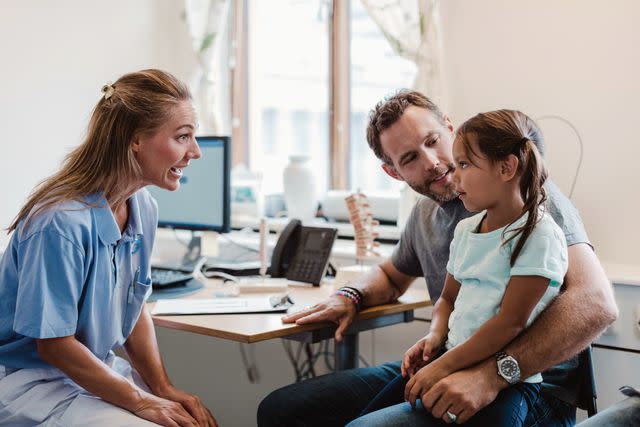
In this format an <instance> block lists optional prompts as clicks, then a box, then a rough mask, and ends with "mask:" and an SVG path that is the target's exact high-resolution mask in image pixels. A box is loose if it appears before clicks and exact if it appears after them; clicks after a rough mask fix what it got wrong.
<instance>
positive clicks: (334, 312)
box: [282, 295, 357, 341]
mask: <svg viewBox="0 0 640 427" xmlns="http://www.w3.org/2000/svg"><path fill="white" fill-rule="evenodd" d="M356 314H357V312H356V306H355V304H354V303H353V302H352V301H351V300H350V299H349V298H347V297H342V296H339V295H331V297H329V299H328V300H325V301H323V302H321V303H318V304H316V305H314V306H313V307H310V308H306V309H304V310H301V311H298V312H296V313H293V314H289V315H286V316H283V317H282V321H283V322H284V323H294V322H295V323H296V324H298V325H306V324H308V323H318V322H333V323H335V324H336V325H338V329H337V330H336V335H335V338H336V341H342V337H343V336H344V333H345V331H346V330H347V328H348V327H349V325H351V322H353V319H354V318H355V317H356Z"/></svg>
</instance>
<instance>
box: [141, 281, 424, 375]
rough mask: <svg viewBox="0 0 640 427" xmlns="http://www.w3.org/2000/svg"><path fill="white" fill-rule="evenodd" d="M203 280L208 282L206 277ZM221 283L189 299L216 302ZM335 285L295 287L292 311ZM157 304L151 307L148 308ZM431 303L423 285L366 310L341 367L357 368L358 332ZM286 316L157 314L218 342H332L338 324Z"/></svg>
mask: <svg viewBox="0 0 640 427" xmlns="http://www.w3.org/2000/svg"><path fill="white" fill-rule="evenodd" d="M203 280H204V279H203ZM218 283H219V282H218V281H217V280H211V279H210V280H208V281H206V283H205V288H204V289H203V290H201V291H199V292H198V293H196V294H193V295H190V296H188V297H185V298H211V297H212V295H213V289H214V288H215V287H216V285H217V284H218ZM332 292H333V287H332V286H326V285H323V286H320V287H313V288H305V287H293V286H292V287H290V291H289V295H290V296H291V298H292V299H293V301H294V303H295V305H294V306H293V307H291V308H290V309H289V312H293V311H296V310H300V309H302V307H305V306H309V305H313V304H316V303H318V302H320V301H322V300H324V299H326V298H328V297H329V295H331V293H332ZM153 304H154V303H148V307H149V309H151V308H152V307H153ZM429 305H431V302H430V301H429V298H428V295H427V290H426V289H425V288H423V287H421V289H420V288H418V287H416V288H415V289H414V288H410V289H409V290H408V291H407V292H406V293H405V294H404V295H403V296H402V297H401V298H400V299H399V301H398V302H397V303H393V304H384V305H380V306H377V307H370V308H367V309H365V310H362V311H361V312H360V313H359V314H358V317H357V318H356V319H355V320H354V322H353V324H352V325H351V327H350V328H349V329H348V330H347V333H346V334H345V337H344V339H343V341H342V342H340V343H336V349H335V363H336V365H335V366H336V369H337V370H341V369H350V368H355V367H357V366H358V333H359V332H361V331H366V330H370V329H375V328H380V327H383V326H389V325H393V324H396V323H402V322H411V321H412V320H413V311H414V310H415V309H417V308H422V307H427V306H429ZM281 317H282V313H261V314H215V315H194V316H153V322H154V324H155V325H156V326H161V327H165V328H170V329H177V330H181V331H188V332H193V333H196V334H201V335H208V336H212V337H217V338H224V339H227V340H232V341H237V342H241V343H254V342H259V341H264V340H270V339H273V338H287V339H291V340H295V341H301V342H308V343H316V342H319V341H322V340H325V339H328V338H332V337H333V334H334V332H335V325H333V324H331V323H318V324H313V325H304V326H301V325H296V324H284V323H282V320H281Z"/></svg>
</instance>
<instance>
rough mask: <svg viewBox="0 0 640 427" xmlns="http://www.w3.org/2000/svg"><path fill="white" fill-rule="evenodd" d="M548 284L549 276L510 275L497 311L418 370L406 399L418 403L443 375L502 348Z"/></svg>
mask: <svg viewBox="0 0 640 427" xmlns="http://www.w3.org/2000/svg"><path fill="white" fill-rule="evenodd" d="M548 285H549V279H547V278H544V277H540V276H511V280H509V284H508V285H507V290H506V292H505V294H504V297H503V298H502V304H501V305H500V311H499V312H498V314H496V315H495V316H493V317H492V318H491V319H489V320H488V321H486V322H485V323H484V324H483V325H482V326H481V327H480V328H479V329H478V330H477V331H476V333H475V334H473V335H472V336H471V337H470V338H469V339H468V340H467V341H465V342H464V343H462V344H460V345H458V346H456V347H454V348H453V349H451V350H449V351H448V352H446V353H445V354H444V355H442V356H441V357H440V358H439V359H437V360H435V361H434V362H433V363H431V364H429V365H427V366H425V367H424V368H422V369H421V370H420V371H418V373H417V374H416V375H415V376H413V377H412V378H411V379H410V380H409V382H408V383H407V385H406V387H405V392H404V396H405V400H406V401H407V402H409V403H411V405H412V406H415V402H416V399H418V398H419V397H420V396H422V395H423V394H424V392H426V391H428V390H430V389H431V388H432V387H433V386H434V385H435V384H436V383H438V381H440V380H441V379H442V378H444V377H447V376H449V375H450V374H452V373H454V372H456V371H459V370H461V369H464V368H466V367H469V366H472V365H475V364H476V363H478V362H480V361H483V360H485V359H487V358H489V357H490V356H492V355H493V354H495V353H497V352H498V351H500V350H502V349H503V348H504V347H505V345H507V344H508V343H509V342H510V341H511V340H513V339H514V338H515V337H516V336H517V335H518V334H519V333H520V332H521V331H522V330H523V329H524V328H525V326H526V324H527V320H528V319H529V315H530V314H531V312H532V311H533V309H534V307H535V306H536V304H537V303H538V301H539V300H540V298H542V296H543V295H544V293H545V291H546V289H547V286H548Z"/></svg>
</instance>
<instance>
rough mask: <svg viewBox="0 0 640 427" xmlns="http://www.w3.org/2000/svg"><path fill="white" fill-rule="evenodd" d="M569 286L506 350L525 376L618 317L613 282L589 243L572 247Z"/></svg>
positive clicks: (573, 352)
mask: <svg viewBox="0 0 640 427" xmlns="http://www.w3.org/2000/svg"><path fill="white" fill-rule="evenodd" d="M565 286H566V290H565V291H564V292H563V293H561V294H560V295H559V296H558V297H557V298H556V299H555V300H554V301H553V302H552V304H551V305H550V306H549V307H548V308H547V309H546V310H545V311H544V312H543V313H542V314H541V315H540V317H538V319H536V321H535V322H534V323H533V325H531V327H530V328H529V329H527V330H526V331H525V332H524V333H523V334H522V335H520V336H519V337H518V338H516V339H515V340H513V341H512V342H511V343H510V344H509V345H508V346H507V347H506V349H505V351H506V352H507V353H508V354H510V355H512V356H513V357H515V359H516V360H518V363H519V365H520V370H521V373H522V377H523V378H526V377H527V376H530V375H533V374H535V373H537V372H543V371H545V370H547V369H549V368H551V367H552V366H554V365H556V364H558V363H560V362H563V361H565V360H568V359H570V358H571V357H573V356H575V355H576V354H577V353H579V352H580V351H581V350H582V349H583V348H585V347H586V346H588V345H589V344H590V343H591V342H593V340H594V339H595V338H596V337H598V336H599V335H600V334H601V333H602V332H603V331H604V330H605V329H606V328H607V326H609V325H610V324H611V323H612V322H613V321H614V320H615V319H616V317H617V313H618V312H617V307H616V305H615V300H614V299H613V291H612V289H611V285H610V283H609V281H608V279H607V277H606V275H605V273H604V270H603V269H602V267H601V266H600V263H599V261H598V259H597V257H596V256H595V254H594V253H593V251H592V250H591V248H590V247H588V246H587V245H585V244H580V245H574V246H571V247H569V271H568V272H567V276H566V283H565Z"/></svg>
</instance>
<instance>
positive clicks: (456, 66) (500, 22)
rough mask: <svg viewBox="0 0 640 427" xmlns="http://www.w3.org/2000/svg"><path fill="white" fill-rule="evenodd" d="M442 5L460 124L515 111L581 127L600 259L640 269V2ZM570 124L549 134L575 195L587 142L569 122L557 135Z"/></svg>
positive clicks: (561, 177)
mask: <svg viewBox="0 0 640 427" xmlns="http://www.w3.org/2000/svg"><path fill="white" fill-rule="evenodd" d="M441 5H442V6H441V13H442V18H443V28H444V48H445V58H446V64H445V68H446V70H447V78H448V84H447V90H448V93H449V96H450V98H449V99H450V103H449V105H450V112H451V115H452V117H453V119H454V122H455V123H461V122H462V121H463V120H465V119H467V118H469V117H470V116H472V115H473V114H475V113H477V112H480V111H487V110H492V109H497V108H505V107H506V108H517V109H520V110H522V111H524V112H526V113H527V114H529V115H530V116H531V117H534V118H536V117H539V116H542V115H549V114H557V115H561V116H562V117H564V118H566V119H568V120H569V121H571V122H572V123H573V124H574V125H575V126H576V127H577V128H578V130H579V132H580V133H581V134H582V137H583V140H584V161H583V165H582V169H581V170H580V174H579V176H578V181H577V185H576V188H575V193H574V195H573V201H574V203H575V204H576V205H577V206H578V208H579V209H580V212H581V214H582V217H583V219H584V222H585V225H586V227H587V230H588V232H589V235H590V237H591V239H592V240H593V242H594V244H595V246H596V248H597V251H598V254H599V256H600V258H601V259H602V260H604V261H606V262H616V263H622V264H633V265H634V266H635V268H636V269H637V270H640V266H639V264H640V263H639V261H640V260H639V257H638V251H637V245H636V242H637V241H638V240H639V239H640V228H639V227H638V225H637V221H636V220H635V218H636V217H637V213H636V212H637V211H638V209H639V208H640V202H639V201H638V189H637V183H638V182H639V181H640V169H639V168H638V167H637V165H636V163H637V159H638V157H639V156H640V145H638V143H637V142H636V140H637V130H636V127H635V125H636V124H637V116H638V113H639V112H640V109H639V108H638V106H637V99H638V98H640V79H638V77H637V76H638V75H640V54H638V45H640V32H638V31H637V30H634V24H635V23H636V22H637V21H638V19H640V3H638V2H636V1H633V0H612V1H608V2H601V1H596V0H565V1H554V0H536V1H526V2H525V1H500V0H483V1H478V2H470V1H464V0H447V1H443V2H441ZM561 125H562V124H561V123H558V122H557V121H556V122H553V121H541V126H542V128H543V131H549V132H551V131H554V132H555V134H556V135H562V136H561V137H558V138H551V137H550V138H548V141H547V145H548V146H549V147H550V149H549V156H548V157H549V162H550V168H551V174H552V176H553V177H555V179H557V181H558V182H559V183H560V184H561V185H562V187H563V188H565V189H568V188H569V187H570V181H571V178H572V174H573V172H574V170H575V167H576V164H577V160H576V157H577V148H576V141H577V140H576V138H575V136H574V135H573V134H572V133H571V132H570V131H567V128H566V126H565V129H564V130H556V128H558V127H562V126H561ZM553 127H555V128H553ZM551 128H553V129H551ZM549 132H548V133H549ZM551 133H553V132H551ZM567 145H569V146H567ZM554 151H555V152H554Z"/></svg>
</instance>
